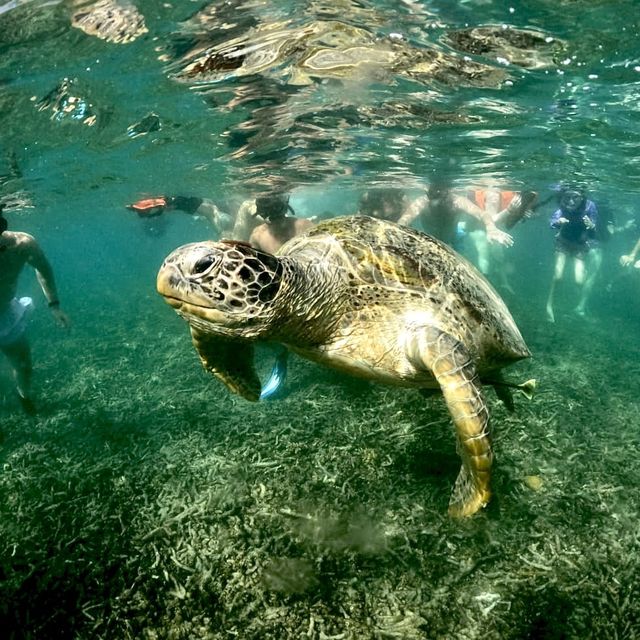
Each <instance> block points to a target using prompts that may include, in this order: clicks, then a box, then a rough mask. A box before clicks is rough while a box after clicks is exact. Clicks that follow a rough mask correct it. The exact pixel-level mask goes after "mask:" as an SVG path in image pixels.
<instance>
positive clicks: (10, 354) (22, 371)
mask: <svg viewBox="0 0 640 640" xmlns="http://www.w3.org/2000/svg"><path fill="white" fill-rule="evenodd" d="M1 350H2V353H4V355H5V356H6V357H7V359H8V360H9V363H10V365H11V368H12V369H13V376H14V379H15V381H16V391H17V392H18V396H19V397H20V401H21V402H22V404H23V407H25V409H31V408H32V407H33V403H32V401H31V373H32V371H33V367H32V364H31V348H30V347H29V342H28V341H27V338H26V336H24V335H23V336H22V337H20V338H19V339H18V340H16V341H15V342H12V343H11V344H10V345H4V346H3V347H2V348H1Z"/></svg>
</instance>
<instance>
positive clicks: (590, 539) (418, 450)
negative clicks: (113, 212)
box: [0, 314, 640, 640]
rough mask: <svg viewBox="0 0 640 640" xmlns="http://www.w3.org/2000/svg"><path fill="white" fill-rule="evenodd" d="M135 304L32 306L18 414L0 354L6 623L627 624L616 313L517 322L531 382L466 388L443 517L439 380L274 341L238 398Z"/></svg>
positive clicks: (391, 629) (179, 626)
mask: <svg viewBox="0 0 640 640" xmlns="http://www.w3.org/2000/svg"><path fill="white" fill-rule="evenodd" d="M135 318H136V320H135V321H134V322H127V323H123V322H122V320H121V319H119V317H118V316H117V315H116V314H114V315H113V317H112V318H108V317H107V318H105V319H104V324H103V325H102V326H101V329H100V333H99V334H97V333H96V334H90V333H89V331H88V330H87V329H85V330H82V329H80V328H78V329H76V330H75V331H73V332H71V333H70V334H69V335H67V336H64V337H62V338H60V337H57V338H55V339H54V338H53V337H52V336H50V335H49V334H50V333H51V332H50V331H49V332H48V333H47V331H45V330H44V326H45V325H44V323H43V325H42V331H40V332H39V333H37V334H36V335H34V350H35V351H36V353H37V362H38V366H37V369H36V387H37V389H38V390H39V393H40V398H39V400H38V408H39V411H38V415H37V416H36V417H35V418H30V417H27V416H25V415H24V414H23V413H21V411H20V408H19V407H18V405H17V403H16V402H15V400H14V398H13V397H12V396H11V393H10V380H9V376H8V371H7V369H6V365H4V363H3V368H1V369H0V383H1V386H0V389H2V390H3V391H0V411H1V412H2V423H1V430H2V443H1V445H0V446H1V450H0V451H1V453H0V461H1V462H2V472H1V474H0V509H1V513H0V628H2V629H4V630H8V633H7V632H6V631H3V635H4V637H7V638H15V639H17V638H32V639H34V640H35V639H41V638H45V639H46V638H78V639H80V638H81V639H96V638H109V639H110V638H114V639H116V638H117V639H141V638H142V639H155V638H172V639H173V638H175V639H182V638H185V639H186V638H189V639H201V638H202V639H212V640H213V639H216V640H217V639H223V638H224V639H227V638H241V639H243V640H248V639H256V640H257V639H261V640H263V639H274V640H284V639H289V638H291V639H293V638H296V639H304V638H308V639H318V640H321V639H322V640H326V639H329V638H332V639H335V640H339V639H344V640H368V639H376V640H382V639H391V638H398V639H403V640H405V639H406V640H412V639H431V638H442V639H451V638H461V639H463V638H464V639H466V638H482V639H483V640H484V639H486V638H496V639H501V640H505V639H507V640H508V639H521V638H532V639H533V638H535V639H540V638H544V639H547V638H548V639H551V638H554V639H556V638H558V639H560V638H587V637H593V638H638V637H640V578H639V576H640V527H639V526H638V513H639V502H640V493H639V492H638V486H640V437H639V432H638V429H639V428H640V427H639V424H638V415H639V404H640V393H639V391H640V382H639V381H640V357H639V356H640V347H639V346H638V342H637V328H636V329H633V328H631V327H628V326H626V325H625V324H624V323H623V322H622V321H618V322H617V324H616V322H613V323H611V322H608V323H607V326H603V323H596V322H589V321H582V324H580V325H576V323H575V322H574V321H569V320H568V319H566V318H565V319H564V321H563V318H560V320H559V322H558V323H557V324H556V325H555V327H553V328H552V329H550V328H549V327H548V326H541V325H539V324H538V325H536V324H534V323H531V326H530V327H525V330H523V333H525V335H526V336H527V339H528V342H529V346H530V347H531V349H532V351H533V353H534V358H532V359H531V360H529V361H527V362H524V363H521V364H519V365H517V366H515V367H512V368H511V369H510V370H508V377H510V378H511V379H514V380H519V381H520V380H524V379H527V378H530V377H535V378H537V379H538V383H539V391H538V393H537V395H536V396H535V397H534V399H533V400H532V401H527V400H526V399H525V398H524V397H522V396H518V397H516V405H517V408H516V412H515V413H508V412H507V411H506V410H505V408H504V407H503V405H502V404H501V403H500V402H499V401H498V400H497V398H496V396H495V394H494V392H493V390H492V389H487V390H486V397H487V401H488V403H489V406H490V411H491V416H492V430H493V438H494V447H495V454H496V465H495V475H494V482H493V491H494V499H493V501H492V502H491V504H490V505H489V507H487V508H486V509H485V510H484V511H483V512H482V513H480V514H478V515H477V516H475V517H472V518H469V519H466V520H463V521H458V520H452V519H451V518H450V517H448V516H447V504H448V499H449V494H450V491H451V488H452V484H453V482H454V480H455V477H456V475H457V472H458V469H459V464H460V463H459V459H458V457H457V455H456V451H455V440H454V437H453V433H452V426H451V423H450V419H449V416H448V413H447V411H446V409H445V407H444V403H443V401H442V399H441V398H440V397H438V396H434V397H432V398H428V399H425V398H423V397H421V396H420V395H419V394H418V393H417V392H414V391H405V390H400V389H391V388H384V387H379V386H374V385H369V384H366V383H362V382H359V381H354V380H351V379H348V378H346V377H340V376H337V375H335V374H333V373H331V372H328V371H325V370H323V369H320V368H318V367H316V366H314V365H312V364H309V363H306V362H303V361H301V360H299V359H295V358H294V359H292V362H291V365H290V376H289V379H288V382H287V389H286V394H285V395H284V397H281V398H279V399H277V400H273V401H269V402H262V403H260V404H251V403H248V402H245V401H244V400H242V399H239V398H236V397H232V396H231V395H230V394H229V393H228V392H227V391H226V390H225V389H224V388H223V387H222V386H221V385H220V384H219V383H218V382H217V381H216V380H214V379H213V378H211V377H210V376H208V375H207V374H206V373H205V372H204V371H202V369H201V368H200V365H199V363H198V360H197V357H196V355H195V352H194V351H193V349H192V348H191V345H190V342H189V338H188V336H187V333H186V327H184V326H183V324H182V323H181V322H180V321H179V320H178V319H177V318H176V319H175V322H170V319H171V318H170V317H169V318H168V316H167V315H166V314H159V317H157V318H156V317H155V316H154V317H145V316H144V314H139V315H137V316H135ZM109 320H111V322H109ZM47 326H48V325H47ZM105 327H106V328H105ZM576 327H577V328H576ZM35 329H36V330H37V329H38V327H35ZM527 329H528V330H527ZM96 331H97V330H96ZM634 335H635V336H636V338H634V337H633V336H634ZM585 345H586V346H585ZM262 358H263V365H264V367H266V366H268V365H267V363H268V358H269V354H268V353H265V354H263V356H262ZM5 634H6V635H5Z"/></svg>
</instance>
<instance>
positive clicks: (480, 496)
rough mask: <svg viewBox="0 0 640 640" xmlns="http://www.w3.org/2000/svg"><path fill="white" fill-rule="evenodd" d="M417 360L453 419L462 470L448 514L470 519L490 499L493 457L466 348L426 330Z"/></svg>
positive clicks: (486, 420)
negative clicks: (441, 395)
mask: <svg viewBox="0 0 640 640" xmlns="http://www.w3.org/2000/svg"><path fill="white" fill-rule="evenodd" d="M417 346H418V353H417V354H415V355H416V356H418V358H419V360H421V361H422V363H423V365H424V366H426V367H427V368H428V369H429V370H430V371H431V372H432V373H433V375H434V376H435V378H436V380H437V381H438V384H439V385H440V388H441V389H442V393H443V395H444V399H445V401H446V403H447V407H448V408H449V412H450V413H451V417H452V418H453V422H454V425H455V428H456V435H457V437H458V453H459V454H460V457H461V458H462V469H461V470H460V473H459V474H458V478H457V480H456V483H455V486H454V489H453V493H452V495H451V499H450V501H449V513H450V515H452V516H470V515H473V514H474V513H475V512H476V511H478V510H479V509H481V508H482V507H484V506H485V505H486V504H487V503H488V502H489V498H490V497H491V492H490V489H489V481H490V477H491V463H492V460H493V454H492V451H491V441H490V439H489V414H488V411H487V407H486V405H485V402H484V398H483V397H482V391H481V387H480V380H479V378H478V375H477V373H476V368H475V366H474V363H473V361H472V360H471V356H470V355H469V352H468V351H467V349H466V347H465V346H464V345H463V344H462V343H461V342H459V341H458V340H456V339H455V338H454V337H452V336H451V335H449V334H447V333H444V332H442V331H439V330H437V329H428V330H427V331H426V332H425V333H424V334H423V335H422V336H420V338H419V339H418V345H417Z"/></svg>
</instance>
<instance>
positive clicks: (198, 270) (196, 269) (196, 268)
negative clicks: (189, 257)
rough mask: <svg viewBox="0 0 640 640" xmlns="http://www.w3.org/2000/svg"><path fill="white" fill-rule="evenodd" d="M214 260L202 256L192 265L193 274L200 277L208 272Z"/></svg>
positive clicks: (210, 257)
mask: <svg viewBox="0 0 640 640" xmlns="http://www.w3.org/2000/svg"><path fill="white" fill-rule="evenodd" d="M214 262H215V260H214V259H213V256H210V255H209V256H203V257H202V258H200V259H199V260H198V261H197V262H196V263H195V264H194V265H193V270H192V271H193V273H194V274H196V275H200V274H203V273H205V271H208V270H209V269H211V267H212V266H213V264H214Z"/></svg>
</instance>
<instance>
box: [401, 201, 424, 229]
mask: <svg viewBox="0 0 640 640" xmlns="http://www.w3.org/2000/svg"><path fill="white" fill-rule="evenodd" d="M428 206H429V196H427V195H424V196H420V197H418V198H416V199H415V200H413V201H412V202H410V203H409V204H408V205H407V207H406V208H405V211H404V213H403V214H402V215H401V216H400V217H399V218H398V224H403V225H405V226H407V227H409V226H411V224H412V223H413V222H414V221H415V220H416V219H417V218H418V216H419V215H420V212H421V211H422V210H423V209H424V208H425V207H428Z"/></svg>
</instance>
